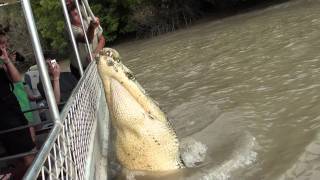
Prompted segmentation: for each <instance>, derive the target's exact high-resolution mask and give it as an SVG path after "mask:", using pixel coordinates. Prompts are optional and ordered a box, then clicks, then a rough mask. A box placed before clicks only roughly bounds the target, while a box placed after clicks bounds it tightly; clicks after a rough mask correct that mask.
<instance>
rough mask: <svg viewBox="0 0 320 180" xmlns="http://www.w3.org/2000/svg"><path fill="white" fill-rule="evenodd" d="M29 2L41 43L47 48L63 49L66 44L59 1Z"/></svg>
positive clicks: (40, 0)
mask: <svg viewBox="0 0 320 180" xmlns="http://www.w3.org/2000/svg"><path fill="white" fill-rule="evenodd" d="M31 2H32V8H33V12H34V15H35V19H36V22H37V27H38V30H39V32H40V34H41V37H42V41H43V42H44V43H43V44H46V45H47V46H48V47H47V48H53V49H64V48H65V47H66V46H67V41H66V40H65V37H64V34H65V28H64V18H63V13H62V8H61V4H60V1H53V0H39V1H31Z"/></svg>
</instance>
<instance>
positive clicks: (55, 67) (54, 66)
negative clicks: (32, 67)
mask: <svg viewBox="0 0 320 180" xmlns="http://www.w3.org/2000/svg"><path fill="white" fill-rule="evenodd" d="M47 64H48V71H49V75H50V78H51V80H54V81H55V80H59V78H60V72H61V71H60V66H59V64H58V63H51V60H48V61H47Z"/></svg>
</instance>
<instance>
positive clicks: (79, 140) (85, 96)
mask: <svg viewBox="0 0 320 180" xmlns="http://www.w3.org/2000/svg"><path fill="white" fill-rule="evenodd" d="M101 93H102V85H101V82H100V77H99V75H98V72H97V68H96V64H95V63H91V64H90V65H89V67H88V68H87V71H86V72H85V75H84V78H82V79H81V80H80V82H79V83H78V85H77V87H76V88H75V90H74V91H73V93H72V95H71V97H70V98H69V100H68V102H67V104H66V105H65V108H64V109H63V111H62V113H61V115H60V117H61V123H59V122H58V123H56V124H55V126H54V127H53V129H52V131H51V132H50V134H49V137H48V139H47V141H46V142H45V144H44V146H43V147H42V149H41V151H40V153H39V154H38V156H37V158H36V160H35V163H34V164H33V166H32V167H31V168H30V169H29V171H28V172H27V174H26V176H25V177H24V178H25V179H28V180H29V179H39V178H40V177H41V179H43V180H45V179H50V180H51V179H52V180H54V179H67V180H69V179H70V180H71V179H79V180H81V179H85V177H86V169H88V168H87V166H88V158H89V156H90V155H91V154H90V153H89V151H90V146H92V145H93V139H94V134H95V129H96V128H95V126H96V123H97V114H98V113H97V110H98V106H99V98H101Z"/></svg>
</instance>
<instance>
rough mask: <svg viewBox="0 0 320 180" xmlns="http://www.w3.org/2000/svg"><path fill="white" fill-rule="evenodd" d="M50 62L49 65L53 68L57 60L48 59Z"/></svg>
mask: <svg viewBox="0 0 320 180" xmlns="http://www.w3.org/2000/svg"><path fill="white" fill-rule="evenodd" d="M50 64H51V66H52V67H53V68H55V67H56V65H57V60H56V59H51V60H50Z"/></svg>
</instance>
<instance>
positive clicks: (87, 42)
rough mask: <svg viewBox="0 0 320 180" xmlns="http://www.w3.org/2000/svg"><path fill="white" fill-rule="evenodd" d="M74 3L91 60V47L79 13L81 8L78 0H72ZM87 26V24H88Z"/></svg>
mask: <svg viewBox="0 0 320 180" xmlns="http://www.w3.org/2000/svg"><path fill="white" fill-rule="evenodd" d="M74 2H75V3H76V7H77V10H78V13H79V15H80V21H81V26H82V31H83V35H84V38H85V40H86V46H87V48H88V52H89V55H90V59H91V61H93V60H94V59H93V57H92V51H91V48H90V43H89V40H88V36H87V33H86V29H85V26H84V21H83V17H82V16H83V14H82V13H81V9H80V5H79V2H78V1H74ZM88 28H89V24H88Z"/></svg>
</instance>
